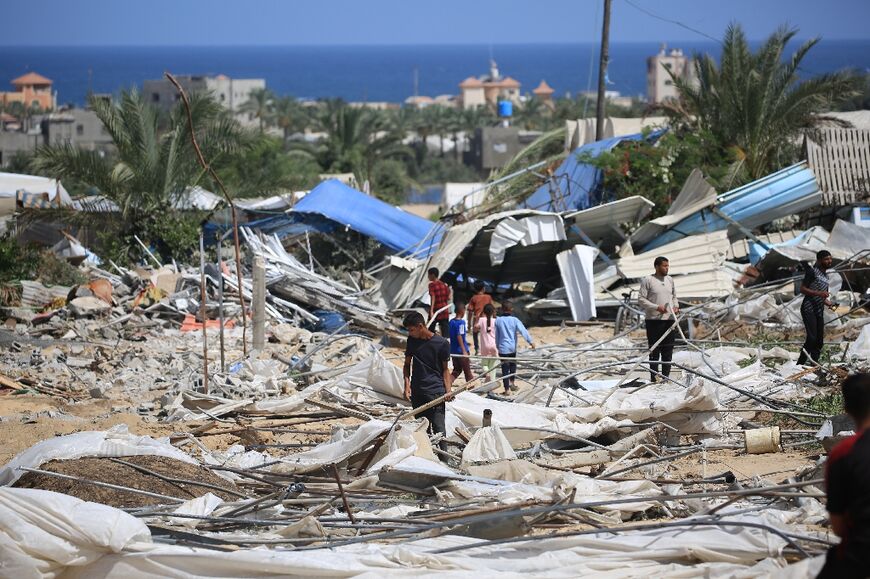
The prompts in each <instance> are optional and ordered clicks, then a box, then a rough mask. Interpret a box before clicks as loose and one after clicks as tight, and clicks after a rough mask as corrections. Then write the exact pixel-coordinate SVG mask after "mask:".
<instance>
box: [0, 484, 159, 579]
mask: <svg viewBox="0 0 870 579" xmlns="http://www.w3.org/2000/svg"><path fill="white" fill-rule="evenodd" d="M150 540H151V534H150V532H149V531H148V527H146V526H145V523H143V522H142V521H140V520H138V519H136V518H135V517H133V516H131V515H128V514H127V513H125V512H124V511H122V510H120V509H116V508H113V507H109V506H106V505H101V504H97V503H88V502H85V501H82V500H79V499H77V498H74V497H71V496H69V495H64V494H60V493H54V492H51V491H44V490H38V489H17V488H0V553H2V554H3V557H2V559H3V563H2V566H0V567H2V569H0V574H2V575H3V577H10V578H12V577H15V578H31V577H33V578H43V577H46V578H47V577H57V576H58V575H60V574H61V573H63V572H64V571H65V570H67V569H68V568H69V567H71V566H80V567H86V566H88V565H90V564H91V563H93V562H95V561H97V560H98V559H100V558H101V557H102V556H103V555H105V554H107V553H120V552H122V551H123V550H125V549H126V548H128V547H129V546H130V545H131V543H134V542H136V541H150Z"/></svg>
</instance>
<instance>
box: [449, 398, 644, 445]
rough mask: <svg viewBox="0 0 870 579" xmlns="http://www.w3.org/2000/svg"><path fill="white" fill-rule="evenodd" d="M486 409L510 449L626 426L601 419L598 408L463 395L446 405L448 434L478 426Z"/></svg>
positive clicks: (580, 436) (587, 435) (615, 421)
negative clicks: (549, 404) (489, 410)
mask: <svg viewBox="0 0 870 579" xmlns="http://www.w3.org/2000/svg"><path fill="white" fill-rule="evenodd" d="M485 409H491V410H492V423H493V424H497V425H498V426H500V427H501V429H502V431H503V432H504V435H505V436H506V437H507V439H508V440H509V441H510V443H511V444H512V445H517V444H521V443H524V442H532V441H535V440H541V439H544V438H553V437H556V438H558V437H559V436H560V435H561V436H562V437H564V438H569V439H570V438H589V437H592V436H598V435H600V434H603V433H605V432H610V431H611V430H615V429H617V428H619V427H620V426H624V425H627V424H628V423H627V422H619V421H617V420H614V419H613V418H610V417H605V416H603V415H602V414H601V411H600V409H599V408H560V409H555V408H545V407H541V406H534V405H531V404H522V403H518V402H501V401H498V400H490V399H487V398H481V397H480V396H477V395H475V394H469V393H467V392H462V393H460V394H458V395H457V396H455V397H454V399H453V402H451V403H449V404H447V417H446V418H447V419H446V422H447V432H454V430H455V429H456V427H459V426H465V427H467V426H475V427H476V426H481V423H482V421H483V418H482V417H483V411H484V410H485Z"/></svg>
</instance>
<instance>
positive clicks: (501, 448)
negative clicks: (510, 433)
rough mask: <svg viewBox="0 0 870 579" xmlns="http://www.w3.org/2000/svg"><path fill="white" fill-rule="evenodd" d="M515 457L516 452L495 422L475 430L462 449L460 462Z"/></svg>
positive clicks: (469, 462)
mask: <svg viewBox="0 0 870 579" xmlns="http://www.w3.org/2000/svg"><path fill="white" fill-rule="evenodd" d="M516 457H517V453H515V452H514V449H513V448H512V447H511V443H510V442H509V441H508V439H507V438H506V437H505V435H504V434H503V433H502V431H501V428H499V427H498V425H497V424H493V425H492V426H485V427H483V428H481V429H479V430H477V432H475V433H474V435H473V436H472V437H471V440H469V441H468V444H466V445H465V448H464V449H463V450H462V464H473V463H477V462H494V461H497V460H512V459H515V458H516Z"/></svg>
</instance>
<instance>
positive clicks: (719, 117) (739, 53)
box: [663, 24, 857, 179]
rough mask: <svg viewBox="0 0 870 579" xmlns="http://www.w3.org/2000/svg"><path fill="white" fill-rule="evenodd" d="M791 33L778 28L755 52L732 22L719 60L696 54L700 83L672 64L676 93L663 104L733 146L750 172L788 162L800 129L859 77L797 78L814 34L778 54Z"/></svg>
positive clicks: (848, 93)
mask: <svg viewBox="0 0 870 579" xmlns="http://www.w3.org/2000/svg"><path fill="white" fill-rule="evenodd" d="M796 33H797V31H796V30H788V29H786V28H780V29H779V30H777V31H776V32H774V33H773V34H772V35H771V36H770V38H768V39H767V41H765V42H764V44H763V45H762V46H761V47H760V48H759V50H758V51H757V52H755V53H753V52H752V51H751V50H750V48H749V45H748V43H747V41H746V36H745V35H744V34H743V30H742V29H741V27H740V26H739V25H736V24H732V25H731V26H729V27H728V29H727V30H726V32H725V38H724V39H723V42H722V54H721V57H720V64H719V65H717V64H716V61H715V60H714V59H713V57H711V56H710V55H703V56H696V57H695V58H694V62H693V66H694V72H695V76H696V77H697V84H696V83H695V82H694V81H692V80H689V79H687V78H680V77H677V76H675V75H674V74H672V73H670V71H669V74H671V78H672V79H673V82H674V85H675V86H676V88H677V90H678V91H679V95H680V96H679V100H678V101H677V102H672V103H666V104H665V105H664V106H663V108H664V109H665V110H667V111H668V112H670V113H671V114H672V115H674V116H676V117H677V118H678V119H679V120H680V121H682V123H684V124H685V125H687V126H688V127H690V128H692V129H695V130H700V131H704V132H707V133H708V134H711V135H712V136H713V138H714V140H715V141H716V142H717V143H718V144H719V146H721V147H722V148H724V149H731V150H732V151H733V152H734V153H735V155H736V157H737V159H738V161H739V163H740V164H741V166H742V168H743V170H744V171H745V172H746V175H747V176H748V177H749V179H758V178H760V177H763V176H764V175H766V174H768V173H770V172H771V171H775V170H776V169H779V168H781V167H782V165H784V164H786V163H788V162H790V161H791V159H788V158H787V157H788V155H789V153H790V152H792V151H794V143H796V142H797V141H798V137H799V136H800V133H801V131H803V130H806V129H812V128H813V127H817V126H819V124H820V123H823V122H825V121H826V119H825V118H824V117H822V116H820V115H819V114H818V113H821V112H824V111H826V110H829V107H830V106H831V105H832V103H834V102H837V101H840V100H844V99H848V98H851V97H852V96H854V95H855V94H856V90H857V83H856V78H855V77H854V76H852V75H850V74H848V73H845V72H837V73H832V74H823V75H818V76H814V77H812V78H807V79H802V78H801V76H800V72H801V62H802V61H803V59H804V57H805V56H806V55H807V53H808V52H809V51H810V50H811V49H812V48H813V47H814V46H815V45H816V44H817V43H818V41H819V40H818V39H813V40H809V41H807V42H805V43H803V44H802V45H801V46H800V47H799V48H798V49H797V51H796V52H795V53H794V54H792V56H791V58H789V59H787V60H783V54H784V52H785V48H786V45H787V44H788V42H789V41H790V40H792V39H793V38H794V36H795V34H796Z"/></svg>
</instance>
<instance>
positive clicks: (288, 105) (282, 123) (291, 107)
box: [260, 97, 311, 143]
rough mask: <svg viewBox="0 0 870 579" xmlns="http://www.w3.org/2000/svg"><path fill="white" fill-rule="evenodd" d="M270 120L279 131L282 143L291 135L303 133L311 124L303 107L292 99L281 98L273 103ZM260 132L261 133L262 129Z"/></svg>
mask: <svg viewBox="0 0 870 579" xmlns="http://www.w3.org/2000/svg"><path fill="white" fill-rule="evenodd" d="M272 119H273V120H274V122H275V124H276V125H277V126H278V128H279V129H281V132H282V133H283V135H284V143H286V142H287V139H288V138H290V135H292V134H293V133H296V132H301V131H304V130H305V129H306V128H307V127H308V124H309V123H310V122H311V119H310V118H309V116H308V112H307V111H306V110H305V107H303V106H302V104H301V103H300V102H299V101H297V100H296V99H295V98H293V97H281V98H279V99H276V100H275V101H274V103H273V106H272ZM260 130H261V131H262V127H261V128H260Z"/></svg>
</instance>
